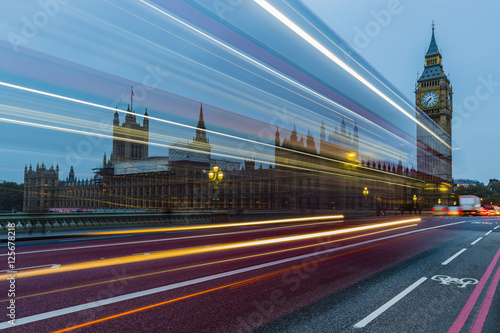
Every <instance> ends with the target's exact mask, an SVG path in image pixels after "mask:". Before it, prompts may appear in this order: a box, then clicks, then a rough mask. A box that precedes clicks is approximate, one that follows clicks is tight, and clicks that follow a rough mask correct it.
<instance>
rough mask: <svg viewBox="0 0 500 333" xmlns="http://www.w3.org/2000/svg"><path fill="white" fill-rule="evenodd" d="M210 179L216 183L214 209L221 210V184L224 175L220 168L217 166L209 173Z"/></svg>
mask: <svg viewBox="0 0 500 333" xmlns="http://www.w3.org/2000/svg"><path fill="white" fill-rule="evenodd" d="M208 178H209V179H210V180H211V181H212V183H214V190H215V195H214V201H213V209H214V210H217V209H219V183H220V182H221V181H222V178H224V173H223V172H222V171H221V170H220V168H219V166H218V165H217V164H215V165H214V166H213V167H212V170H210V171H209V172H208Z"/></svg>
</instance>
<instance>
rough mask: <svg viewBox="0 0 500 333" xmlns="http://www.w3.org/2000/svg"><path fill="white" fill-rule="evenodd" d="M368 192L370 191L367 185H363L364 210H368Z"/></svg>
mask: <svg viewBox="0 0 500 333" xmlns="http://www.w3.org/2000/svg"><path fill="white" fill-rule="evenodd" d="M368 193H370V192H368V187H365V189H364V190H363V195H364V198H365V205H364V206H365V207H364V208H365V211H367V210H368Z"/></svg>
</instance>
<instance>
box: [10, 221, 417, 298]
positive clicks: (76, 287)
mask: <svg viewBox="0 0 500 333" xmlns="http://www.w3.org/2000/svg"><path fill="white" fill-rule="evenodd" d="M417 225H418V224H409V225H404V226H400V227H396V228H391V229H385V230H380V231H374V232H370V233H367V234H362V235H357V236H351V237H346V238H341V239H336V240H332V241H326V242H320V243H315V244H310V245H304V246H298V247H293V248H287V249H284V250H278V251H271V252H264V253H258V254H253V255H249V256H243V257H236V258H230V259H224V260H218V261H211V262H204V263H201V264H196V265H190V266H183V267H177V268H171V269H166V270H163V271H159V272H153V273H146V274H139V275H134V276H127V277H124V278H118V279H113V280H111V282H119V281H123V280H133V279H139V278H144V277H147V276H153V275H158V274H165V273H171V272H177V271H182V270H186V269H192V268H199V267H205V266H211V265H215V264H223V263H227V262H232V261H237V260H244V259H250V258H257V257H262V256H267V255H272V254H278V253H284V252H290V251H296V250H302V249H307V248H310V247H317V246H322V245H326V244H332V243H338V242H343V241H347V240H352V239H356V238H361V237H368V236H373V235H377V234H380V233H384V232H390V231H396V230H401V229H406V228H411V227H415V226H417ZM109 282H110V281H109V280H106V281H103V282H95V283H89V284H84V285H79V286H74V287H69V288H63V289H57V290H51V291H46V292H42V293H37V294H31V295H26V296H19V297H16V299H22V298H31V297H37V296H43V295H49V294H54V293H60V292H65V291H69V290H75V289H81V288H88V287H93V286H98V285H102V284H108V283H109ZM9 301H10V299H8V298H7V299H3V300H0V303H2V302H9Z"/></svg>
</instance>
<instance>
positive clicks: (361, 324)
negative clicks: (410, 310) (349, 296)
mask: <svg viewBox="0 0 500 333" xmlns="http://www.w3.org/2000/svg"><path fill="white" fill-rule="evenodd" d="M425 280H427V278H426V277H422V278H420V279H419V280H417V281H416V282H415V283H413V284H412V285H411V286H409V287H408V288H406V289H405V290H403V291H402V292H400V293H399V294H398V295H397V296H396V297H394V298H393V299H391V300H390V301H389V302H387V303H385V304H384V305H382V306H381V307H380V308H378V309H377V310H375V311H373V312H372V313H371V314H369V315H368V317H366V318H365V319H363V320H361V321H360V322H358V323H357V324H356V325H354V327H356V328H362V327H365V326H366V325H368V324H369V323H370V322H371V321H372V320H373V319H375V318H377V317H378V316H380V315H381V314H382V313H384V312H385V311H386V310H387V309H389V308H390V307H391V306H393V305H394V304H396V303H397V302H398V301H399V300H401V299H402V298H403V297H405V296H406V295H408V294H409V293H410V292H411V291H412V290H413V289H415V288H417V287H418V286H419V285H421V284H422V283H423V282H424V281H425Z"/></svg>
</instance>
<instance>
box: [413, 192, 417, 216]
mask: <svg viewBox="0 0 500 333" xmlns="http://www.w3.org/2000/svg"><path fill="white" fill-rule="evenodd" d="M413 209H414V210H415V214H417V195H416V194H414V195H413Z"/></svg>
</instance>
